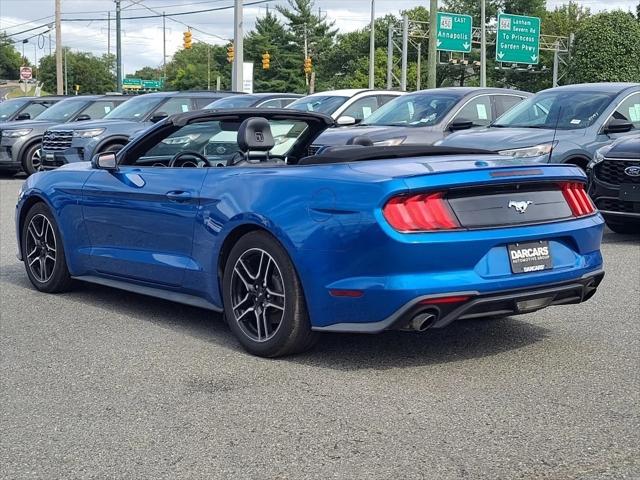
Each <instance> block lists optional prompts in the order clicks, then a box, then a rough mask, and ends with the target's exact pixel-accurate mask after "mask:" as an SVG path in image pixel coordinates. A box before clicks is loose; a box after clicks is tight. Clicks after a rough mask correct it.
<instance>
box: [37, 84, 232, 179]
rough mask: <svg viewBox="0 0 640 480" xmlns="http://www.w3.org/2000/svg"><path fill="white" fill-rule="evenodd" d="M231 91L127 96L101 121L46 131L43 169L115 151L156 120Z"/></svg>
mask: <svg viewBox="0 0 640 480" xmlns="http://www.w3.org/2000/svg"><path fill="white" fill-rule="evenodd" d="M229 95H237V94H236V93H232V92H217V91H207V92H158V93H147V94H146V95H140V96H137V97H133V98H131V97H129V98H131V100H129V101H128V102H127V103H125V104H124V105H122V106H120V107H119V108H116V109H115V110H113V111H112V112H110V113H109V115H107V116H105V117H104V119H102V120H100V121H96V122H85V123H83V124H82V125H71V124H65V125H58V126H55V127H54V128H50V129H49V130H48V131H47V132H46V133H45V135H44V139H43V142H42V152H43V160H42V167H43V169H53V168H57V167H59V166H61V165H64V164H65V163H73V162H85V161H87V162H88V161H90V160H91V157H93V156H94V155H95V154H96V153H102V152H117V151H118V150H120V149H121V148H122V147H123V146H124V145H126V143H127V142H128V141H129V139H130V138H131V137H132V136H133V135H136V134H138V133H140V132H141V131H143V130H145V129H147V128H148V127H149V126H151V125H153V124H154V123H156V122H157V121H159V120H162V119H163V118H166V117H168V116H169V115H173V114H175V113H183V112H190V111H192V110H200V109H202V108H204V107H205V106H206V105H208V104H209V103H211V102H213V101H214V100H217V99H219V98H222V97H226V96H229Z"/></svg>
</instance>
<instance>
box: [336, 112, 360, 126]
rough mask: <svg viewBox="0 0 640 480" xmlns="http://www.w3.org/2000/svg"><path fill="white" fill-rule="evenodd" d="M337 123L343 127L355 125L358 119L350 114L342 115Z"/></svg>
mask: <svg viewBox="0 0 640 480" xmlns="http://www.w3.org/2000/svg"><path fill="white" fill-rule="evenodd" d="M336 123H337V124H338V125H339V126H341V127H346V126H348V125H355V124H357V123H358V121H357V120H356V119H355V118H353V117H352V116H350V115H342V116H341V117H340V118H338V120H337V121H336Z"/></svg>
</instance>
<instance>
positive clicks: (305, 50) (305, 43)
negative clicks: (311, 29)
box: [304, 10, 320, 93]
mask: <svg viewBox="0 0 640 480" xmlns="http://www.w3.org/2000/svg"><path fill="white" fill-rule="evenodd" d="M318 15H320V10H318ZM307 58H309V45H308V42H307V24H306V23H305V24H304V60H305V62H306V61H307ZM304 83H305V85H306V86H307V87H309V74H308V73H307V72H304ZM307 90H308V88H307ZM307 93H308V92H307Z"/></svg>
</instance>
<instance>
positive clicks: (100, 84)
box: [38, 48, 116, 94]
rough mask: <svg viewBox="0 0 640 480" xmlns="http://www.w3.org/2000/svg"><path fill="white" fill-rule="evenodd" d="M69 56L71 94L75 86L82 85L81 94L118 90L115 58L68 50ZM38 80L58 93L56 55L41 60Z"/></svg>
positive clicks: (68, 71) (66, 50) (47, 88)
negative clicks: (114, 72)
mask: <svg viewBox="0 0 640 480" xmlns="http://www.w3.org/2000/svg"><path fill="white" fill-rule="evenodd" d="M64 53H65V54H66V56H67V62H66V63H67V69H68V70H67V82H68V88H69V92H71V91H72V89H73V85H80V93H81V94H88V93H105V92H113V91H115V89H116V78H115V75H114V74H113V71H114V69H115V56H114V55H102V56H101V57H96V56H95V55H93V54H91V53H87V52H72V51H71V50H69V49H68V48H66V49H65V52H64ZM38 80H40V81H41V82H43V84H44V89H45V90H48V91H50V92H55V91H56V59H55V55H47V56H46V57H43V58H42V59H41V60H40V71H39V72H38Z"/></svg>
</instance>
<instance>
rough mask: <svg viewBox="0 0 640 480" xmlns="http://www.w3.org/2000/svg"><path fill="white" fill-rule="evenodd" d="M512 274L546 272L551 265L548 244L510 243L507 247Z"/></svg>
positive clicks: (543, 242) (542, 242) (541, 242)
mask: <svg viewBox="0 0 640 480" xmlns="http://www.w3.org/2000/svg"><path fill="white" fill-rule="evenodd" d="M507 248H508V250H509V262H510V263H511V271H512V272H513V273H530V272H539V271H541V270H548V269H550V268H551V267H552V265H551V249H550V248H549V242H547V241H545V240H540V241H538V242H527V243H512V244H511V245H508V246H507Z"/></svg>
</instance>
